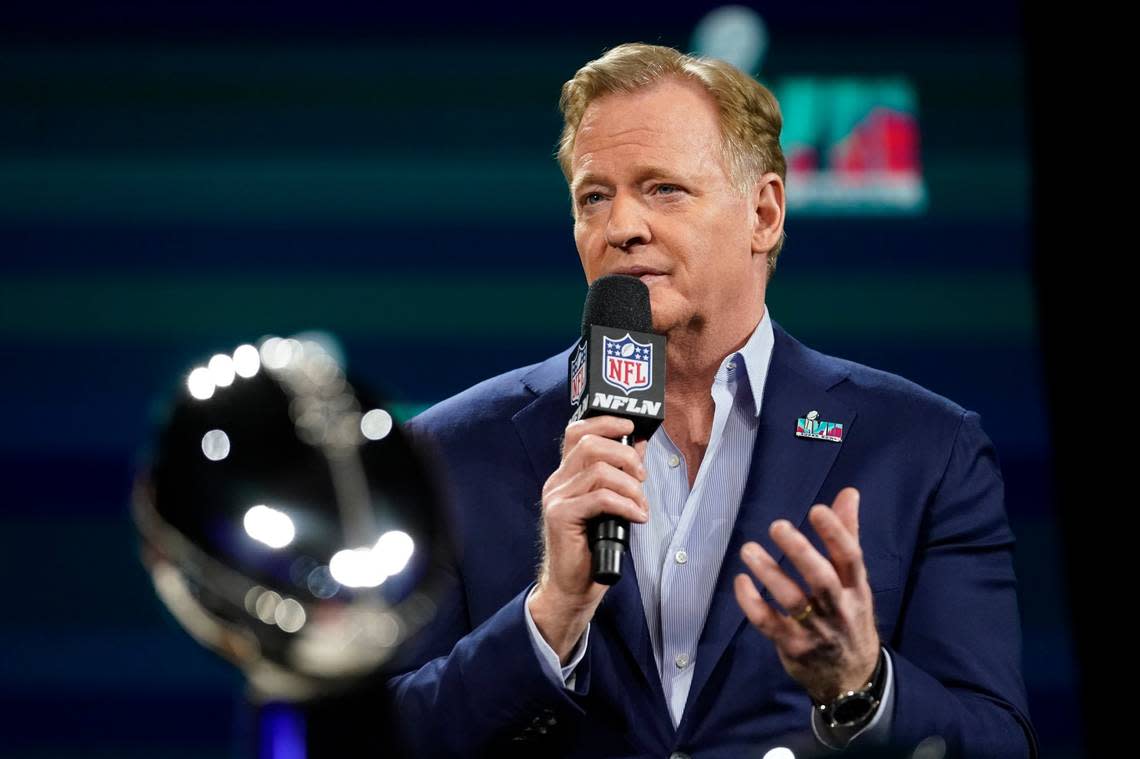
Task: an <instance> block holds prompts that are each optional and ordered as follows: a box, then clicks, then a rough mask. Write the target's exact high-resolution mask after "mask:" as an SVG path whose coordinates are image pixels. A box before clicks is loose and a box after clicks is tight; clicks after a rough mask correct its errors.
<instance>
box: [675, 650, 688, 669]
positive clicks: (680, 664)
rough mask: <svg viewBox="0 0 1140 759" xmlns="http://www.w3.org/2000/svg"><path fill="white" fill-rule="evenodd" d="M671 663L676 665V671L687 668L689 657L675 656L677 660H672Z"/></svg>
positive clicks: (686, 655)
mask: <svg viewBox="0 0 1140 759" xmlns="http://www.w3.org/2000/svg"><path fill="white" fill-rule="evenodd" d="M673 663H674V664H676V665H677V669H684V668H685V667H687V666H689V655H688V654H677V658H676V659H674V660H673Z"/></svg>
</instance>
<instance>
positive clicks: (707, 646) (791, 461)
mask: <svg viewBox="0 0 1140 759" xmlns="http://www.w3.org/2000/svg"><path fill="white" fill-rule="evenodd" d="M773 327H774V332H775V343H774V345H773V349H772V359H771V363H770V365H769V369H768V377H767V380H766V381H765V384H764V400H763V403H762V404H761V408H760V420H759V427H758V429H757V434H756V444H755V446H754V448H753V453H752V464H751V467H750V468H749V472H748V479H747V482H746V483H745V488H744V494H743V495H742V497H741V503H740V511H739V513H738V515H737V518H736V524H735V525H734V527H733V532H732V536H731V538H730V539H729V544H728V549H727V550H726V552H725V558H724V561H723V563H722V564H721V570H720V574H719V576H718V577H717V581H716V586H715V589H714V591H713V596H712V600H711V603H710V606H709V612H708V616H707V618H706V620H705V626H704V629H703V630H702V632H701V638H700V641H699V642H698V645H697V656H696V663H695V666H696V670H695V671H694V673H693V682H692V686H691V688H690V690H689V697H688V703H687V704H686V707H685V714H684V717H683V719H682V723H681V725H680V726H679V728H683V727H684V726H685V721H687V720H688V717H689V713H690V711H691V709H690V707H691V706H692V705H694V704H696V703H697V699H698V698H699V696H700V695H701V690H702V688H703V687H704V685H705V683H706V682H707V681H708V679H709V676H710V675H711V673H712V671H713V669H714V668H715V667H716V664H717V662H718V661H719V660H720V658H721V657H722V656H723V654H724V652H725V650H726V649H727V647H728V645H729V643H730V641H731V640H732V638H733V637H734V636H735V635H736V634H737V632H738V631H739V630H740V629H741V628H742V626H743V624H744V622H745V618H744V613H743V612H742V611H741V610H740V607H739V605H738V604H737V603H736V597H735V595H734V593H733V589H732V585H733V579H734V578H735V577H736V575H737V574H740V573H742V572H743V573H745V574H747V570H746V569H745V566H744V562H743V561H741V559H740V549H741V546H743V545H744V543H746V542H748V541H750V540H754V541H756V542H758V543H760V544H761V545H762V546H764V548H765V550H767V551H768V552H769V553H770V554H771V555H772V557H773V558H774V559H775V560H776V561H777V562H778V563H780V564H781V567H782V568H784V569H785V571H788V569H787V566H786V564H787V562H785V561H784V558H785V557H784V554H783V552H782V551H781V550H780V549H779V548H777V547H776V545H775V543H773V542H772V539H771V538H770V537H769V536H768V527H769V526H770V525H771V524H772V522H773V521H775V520H776V519H779V518H784V519H787V520H789V521H790V522H791V523H792V524H795V525H797V526H799V528H800V529H801V530H802V529H804V524H805V521H806V518H807V513H808V511H809V510H810V509H811V507H812V505H814V503H815V501H814V498H815V497H816V495H817V494H818V492H819V490H820V487H821V486H822V484H823V481H824V478H825V477H826V476H827V473H828V472H829V471H830V470H831V467H832V464H834V462H835V459H836V457H837V456H838V454H839V450H840V448H841V447H842V443H838V444H837V443H832V442H829V441H823V440H808V439H803V438H798V437H796V435H795V431H796V420H797V419H798V418H800V417H803V416H805V415H806V414H807V413H808V412H809V411H813V410H814V411H818V412H819V416H820V418H821V419H823V420H826V421H829V422H840V423H842V424H843V431H844V435H845V436H846V435H847V434H848V431H849V430H850V428H851V423H852V421H853V420H854V419H855V410H854V409H852V408H850V407H849V406H847V405H845V404H843V403H841V402H839V401H838V400H836V399H835V398H834V397H833V396H831V395H829V393H828V390H829V389H830V388H831V387H834V386H835V385H836V384H838V383H839V382H841V381H842V380H843V378H844V377H845V376H846V374H845V373H844V372H843V371H842V370H841V368H840V367H839V366H838V365H837V364H835V363H833V362H830V361H826V360H823V357H822V356H821V355H820V354H817V353H815V352H814V351H809V350H808V349H806V348H805V347H804V346H803V345H801V344H800V343H798V342H796V341H795V340H794V339H792V338H791V337H790V336H789V335H788V334H787V333H786V332H784V331H783V330H782V329H781V328H780V327H779V325H775V324H774V325H773ZM761 592H762V594H763V596H764V598H765V600H770V598H771V596H770V594H769V593H768V592H767V590H766V589H764V588H761Z"/></svg>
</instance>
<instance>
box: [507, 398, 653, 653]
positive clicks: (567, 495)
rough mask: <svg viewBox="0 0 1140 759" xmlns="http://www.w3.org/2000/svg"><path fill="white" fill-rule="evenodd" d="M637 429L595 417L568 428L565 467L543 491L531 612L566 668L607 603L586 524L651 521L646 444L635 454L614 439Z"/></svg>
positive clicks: (638, 446) (637, 447)
mask: <svg viewBox="0 0 1140 759" xmlns="http://www.w3.org/2000/svg"><path fill="white" fill-rule="evenodd" d="M632 432H633V422H631V421H630V420H628V419H622V418H620V417H616V416H596V417H592V418H590V419H583V420H581V421H577V422H572V423H571V424H570V425H568V426H567V427H566V436H565V438H564V441H563V444H562V463H561V464H560V465H559V467H558V469H556V470H554V474H552V475H550V478H549V479H548V480H547V481H546V484H545V485H543V487H542V542H543V560H542V571H541V573H540V574H539V579H538V587H537V588H536V589H535V591H534V594H533V595H532V596H531V598H530V603H529V608H530V614H531V617H532V618H533V619H534V623H535V625H536V626H537V627H538V631H539V632H540V633H542V637H543V638H544V639H545V640H546V642H547V643H549V644H550V647H551V648H553V649H554V651H555V652H556V653H557V654H558V659H559V661H561V662H562V663H563V664H565V663H566V661H567V660H568V659H569V656H570V652H571V651H573V649H574V646H575V644H576V643H577V642H578V639H579V638H581V637H582V633H583V632H585V630H586V625H587V624H589V622H590V619H591V618H592V617H593V616H594V611H595V610H596V609H597V608H598V604H599V603H601V600H602V596H603V595H605V592H606V587H607V586H605V585H601V584H599V583H596V582H594V581H593V580H592V579H591V577H590V560H591V556H590V546H589V543H588V541H587V539H586V523H587V522H588V521H589V520H590V519H592V518H593V517H596V516H598V515H600V514H613V515H614V516H619V517H623V518H625V519H628V520H629V521H631V522H645V521H646V520H647V519H648V518H649V502H648V500H646V497H645V493H644V492H642V488H641V485H642V483H643V482H644V481H645V474H646V472H645V465H644V463H643V459H644V458H645V441H639V442H638V443H637V444H636V445H635V446H634V447H630V446H628V445H624V444H622V443H621V442H619V441H618V440H617V439H616V438H620V437H621V436H622V435H629V434H631V433H632Z"/></svg>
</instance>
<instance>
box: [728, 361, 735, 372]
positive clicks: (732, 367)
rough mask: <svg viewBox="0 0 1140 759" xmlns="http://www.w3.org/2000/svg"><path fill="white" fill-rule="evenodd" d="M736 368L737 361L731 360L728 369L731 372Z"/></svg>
mask: <svg viewBox="0 0 1140 759" xmlns="http://www.w3.org/2000/svg"><path fill="white" fill-rule="evenodd" d="M735 368H736V362H735V361H729V362H728V370H729V371H730V372H731V371H732V370H733V369H735Z"/></svg>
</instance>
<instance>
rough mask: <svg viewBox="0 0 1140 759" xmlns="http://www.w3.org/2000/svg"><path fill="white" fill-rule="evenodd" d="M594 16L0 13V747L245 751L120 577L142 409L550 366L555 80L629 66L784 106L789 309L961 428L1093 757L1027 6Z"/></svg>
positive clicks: (431, 395) (1037, 690) (1066, 736)
mask: <svg viewBox="0 0 1140 759" xmlns="http://www.w3.org/2000/svg"><path fill="white" fill-rule="evenodd" d="M95 6H98V7H95ZM611 6H612V4H611ZM611 6H607V7H606V8H605V11H604V12H605V14H606V19H604V20H600V19H598V18H596V17H595V16H596V15H599V14H595V13H594V12H591V13H590V14H589V16H588V17H584V16H583V15H582V13H583V12H582V10H581V8H579V7H578V6H566V7H565V8H563V9H560V10H558V12H555V10H548V11H545V12H543V13H542V15H538V16H536V15H534V14H535V11H533V10H532V11H528V12H527V13H526V14H523V13H517V12H515V11H514V10H512V9H509V8H506V7H496V8H492V9H488V8H485V7H484V8H475V7H469V8H466V9H465V10H460V11H458V12H450V13H452V15H446V14H444V13H443V12H442V11H439V10H432V9H431V8H428V7H426V6H423V7H422V9H420V8H418V7H417V8H412V7H408V8H404V9H398V10H392V9H390V8H381V7H380V4H376V5H375V7H372V6H369V7H367V8H351V7H342V8H341V9H340V10H338V11H320V10H318V9H316V8H315V7H314V6H312V4H310V3H300V2H283V3H274V4H272V5H267V6H266V7H264V8H254V7H252V6H247V5H242V6H240V7H233V4H231V3H226V2H220V0H206V2H200V3H196V4H194V7H193V8H186V9H175V8H165V9H163V8H156V7H154V6H153V4H147V3H141V2H120V3H111V4H105V3H101V4H88V5H83V6H80V5H78V4H74V7H60V6H59V5H55V6H48V7H31V6H28V7H22V8H20V9H18V10H12V9H9V10H6V14H8V15H9V17H8V18H7V19H6V25H5V26H3V27H0V92H2V93H3V95H2V97H0V351H2V355H3V371H2V373H0V420H2V421H3V425H2V427H0V430H2V432H0V482H2V483H3V491H2V495H0V504H2V505H0V557H2V558H3V566H4V568H5V571H4V572H3V577H5V578H6V582H7V583H8V584H7V586H6V592H5V593H4V594H3V595H4V602H3V610H2V611H0V618H2V619H3V624H2V625H0V723H2V728H0V736H2V737H0V755H3V756H5V757H33V756H34V757H46V756H52V757H56V756H59V757H62V756H78V755H81V754H82V755H84V756H94V755H106V756H115V757H124V758H131V757H155V756H162V757H174V758H178V757H217V756H235V757H236V756H240V755H241V753H242V747H243V746H245V745H246V742H247V740H248V736H249V731H250V724H249V718H248V715H247V713H246V710H245V707H244V705H243V702H242V692H241V682H240V679H239V678H238V676H237V675H236V674H235V673H234V672H232V671H231V670H230V669H229V668H228V667H227V666H226V665H224V664H222V663H221V662H219V661H217V660H215V658H214V657H212V656H211V655H210V654H208V653H206V652H205V651H203V650H201V649H199V648H198V647H197V646H196V645H195V644H194V643H193V642H192V641H191V640H190V639H189V637H188V636H187V635H186V634H184V633H183V632H182V631H181V629H179V628H178V627H177V626H176V625H175V624H174V622H173V621H172V619H171V618H170V617H169V616H168V615H167V614H166V613H165V612H164V611H163V610H162V609H161V608H160V606H159V604H158V602H157V601H156V600H155V598H154V594H153V592H152V590H151V587H150V585H149V583H148V579H147V577H146V576H145V575H144V572H143V570H142V569H141V567H140V565H139V562H138V560H137V555H136V543H135V540H134V537H133V532H132V528H131V524H130V521H129V518H128V491H129V485H130V478H131V476H132V473H133V471H134V468H135V466H136V464H137V461H138V460H139V458H138V457H139V456H140V453H141V452H142V451H143V447H144V445H145V443H146V441H147V439H148V435H149V434H150V431H151V429H152V428H151V425H152V424H153V422H154V420H155V419H156V418H157V414H158V412H159V410H160V409H161V402H162V399H163V398H164V397H166V396H167V395H168V394H169V392H170V391H171V389H172V388H174V387H175V386H176V385H177V384H178V383H180V382H182V381H184V379H185V374H184V372H185V370H186V369H188V368H189V367H190V366H191V365H192V364H193V363H194V362H202V361H204V360H206V359H208V358H209V357H210V356H211V355H212V354H213V353H216V352H219V351H226V350H232V349H233V348H234V347H235V346H236V345H238V344H240V343H243V342H250V341H256V340H257V339H258V338H260V337H262V336H264V335H267V334H285V333H292V332H296V331H301V330H321V331H324V332H326V333H327V334H328V335H331V336H333V337H334V338H335V339H336V340H337V341H338V342H339V345H340V346H341V347H342V348H343V350H344V351H345V353H346V354H347V356H348V360H349V364H350V368H351V370H352V371H353V372H355V373H356V374H357V375H358V376H360V377H362V378H364V379H366V380H367V381H368V382H370V383H372V384H373V385H375V386H378V387H380V388H383V389H384V390H385V391H386V392H387V393H388V394H389V396H390V397H392V398H394V399H396V400H397V401H398V402H399V406H398V408H399V409H400V413H401V414H402V415H404V416H406V415H407V414H410V413H414V411H415V410H416V409H420V408H423V407H426V406H427V405H429V404H431V403H433V402H434V401H437V400H439V399H441V398H444V397H446V396H448V395H450V394H452V393H454V392H457V391H459V390H461V389H463V388H465V387H467V386H469V385H471V384H472V383H474V382H476V381H477V380H480V379H483V378H485V377H488V376H490V375H493V374H496V373H498V372H501V371H503V370H506V369H510V368H512V367H516V366H519V365H522V364H526V363H531V362H534V361H538V360H540V359H542V358H543V357H545V356H547V355H549V354H551V353H554V352H556V351H559V350H561V349H563V348H564V347H566V346H568V345H569V344H570V342H571V341H572V340H573V339H574V337H575V333H576V331H577V323H578V320H579V318H580V313H581V304H582V298H583V296H584V294H585V282H584V281H583V278H582V275H581V272H580V270H579V268H578V264H577V258H576V254H575V251H574V245H573V239H572V236H571V226H570V216H569V205H568V199H567V194H566V189H565V186H564V183H563V180H562V177H561V175H560V172H559V170H558V168H557V166H556V164H555V162H554V160H553V157H552V156H553V151H554V144H555V141H556V138H557V136H558V131H559V128H560V119H559V114H558V111H557V107H556V106H557V97H558V92H559V87H560V85H561V83H562V82H563V81H564V80H565V79H567V78H568V77H570V76H571V75H572V74H573V73H574V71H575V69H576V68H577V67H578V66H579V65H581V64H582V63H583V62H585V61H586V60H589V59H591V58H593V57H596V56H597V55H598V54H600V53H601V52H602V51H603V50H604V49H605V48H606V47H609V46H612V45H615V44H617V43H619V42H623V41H631V40H641V41H647V42H661V43H665V44H670V45H675V46H678V47H681V48H684V49H687V50H698V51H703V52H707V53H711V54H715V55H721V56H727V57H731V58H733V60H736V61H737V62H739V63H740V65H742V66H745V67H748V68H749V70H750V71H751V72H753V73H756V74H757V75H758V77H759V78H760V79H761V80H762V81H764V82H765V83H766V84H767V85H768V86H769V87H771V88H772V89H773V90H774V91H775V92H776V94H777V95H778V96H779V97H780V99H781V102H782V104H783V107H784V113H785V119H786V124H785V133H784V145H785V149H786V151H787V154H788V157H789V163H790V166H791V169H792V175H791V176H790V178H789V181H788V192H789V198H790V207H789V215H788V221H787V233H788V240H787V244H786V247H785V249H784V252H783V254H782V256H781V259H780V266H779V270H778V272H777V274H776V277H775V279H774V281H773V282H772V284H771V286H770V290H769V298H770V307H771V311H772V314H773V316H774V317H775V318H776V320H777V321H779V322H780V323H781V324H783V325H784V326H785V327H786V328H787V329H788V330H789V331H791V332H792V334H794V335H796V336H798V337H799V338H800V339H802V340H804V341H805V342H807V343H808V344H809V345H812V346H814V347H817V348H819V349H821V350H824V351H827V352H831V353H835V354H839V355H841V356H845V357H848V358H851V359H854V360H856V361H860V362H864V363H867V364H870V365H872V366H876V367H880V368H883V369H887V370H890V371H893V372H897V373H899V374H902V375H904V376H906V377H909V378H910V379H913V380H915V381H916V382H919V383H921V384H923V385H925V386H927V387H929V388H931V389H933V390H934V391H936V392H938V393H941V394H943V395H946V396H948V397H950V398H951V399H953V400H955V401H957V402H958V403H960V404H962V405H964V406H966V407H967V408H970V409H973V410H976V411H978V412H980V413H981V414H982V418H983V424H984V426H985V429H986V430H987V431H988V432H989V434H990V435H991V437H992V438H993V440H994V441H995V443H996V445H997V448H998V451H999V455H1000V459H1001V465H1002V469H1003V472H1004V474H1005V483H1006V493H1007V503H1008V508H1009V511H1010V515H1011V517H1012V520H1013V525H1014V529H1015V532H1016V534H1017V537H1018V547H1017V571H1018V576H1019V579H1020V593H1021V604H1022V612H1023V620H1024V631H1025V675H1026V679H1027V682H1028V687H1029V689H1030V702H1031V708H1032V716H1033V718H1034V721H1035V723H1036V725H1037V728H1038V730H1039V732H1040V735H1041V738H1042V741H1043V746H1044V747H1045V749H1044V750H1045V753H1044V754H1043V755H1044V756H1051V757H1061V756H1077V755H1080V754H1081V749H1080V730H1079V726H1078V724H1077V723H1076V718H1075V717H1074V715H1075V714H1076V713H1077V711H1078V708H1077V703H1076V696H1075V690H1074V685H1075V682H1074V681H1075V665H1074V662H1073V658H1072V653H1071V650H1070V638H1069V631H1068V628H1067V624H1066V605H1065V595H1064V589H1063V584H1062V581H1061V577H1062V570H1063V567H1062V565H1061V563H1060V562H1061V556H1062V554H1061V551H1060V548H1059V545H1058V535H1057V532H1056V528H1055V524H1054V517H1053V504H1052V493H1051V484H1050V477H1049V470H1050V445H1049V435H1048V424H1047V419H1048V418H1047V410H1046V408H1045V406H1044V398H1043V389H1042V378H1041V372H1040V365H1039V364H1040V360H1039V351H1038V339H1039V336H1038V333H1037V328H1036V319H1035V306H1034V291H1033V284H1032V281H1031V278H1030V273H1029V272H1030V265H1031V257H1032V250H1031V248H1030V244H1029V224H1030V216H1029V211H1030V209H1029V206H1028V203H1029V188H1030V182H1031V181H1032V176H1031V167H1030V165H1029V158H1028V145H1027V129H1028V125H1027V123H1026V115H1025V111H1024V94H1023V85H1024V71H1023V61H1022V57H1021V37H1020V19H1019V17H1018V14H1017V10H1016V4H1015V3H1007V2H994V1H993V0H990V1H988V2H981V1H980V0H970V1H969V2H965V3H964V4H963V3H962V2H958V3H953V4H950V3H944V4H937V5H934V6H932V5H930V4H922V5H921V7H911V6H905V7H904V6H899V5H898V4H896V3H887V2H868V3H841V2H817V3H812V4H810V5H805V6H802V7H800V6H796V7H794V8H793V7H792V6H788V5H786V4H785V5H780V6H777V5H775V4H772V6H771V7H770V8H768V7H758V8H756V9H753V10H749V9H743V8H740V7H737V8H735V9H729V10H723V9H721V10H717V8H716V6H715V4H709V3H699V2H698V3H686V4H685V5H684V7H678V8H669V7H667V6H665V7H663V6H661V5H655V6H628V7H625V8H622V9H617V8H614V7H611ZM270 8H272V10H270Z"/></svg>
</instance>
